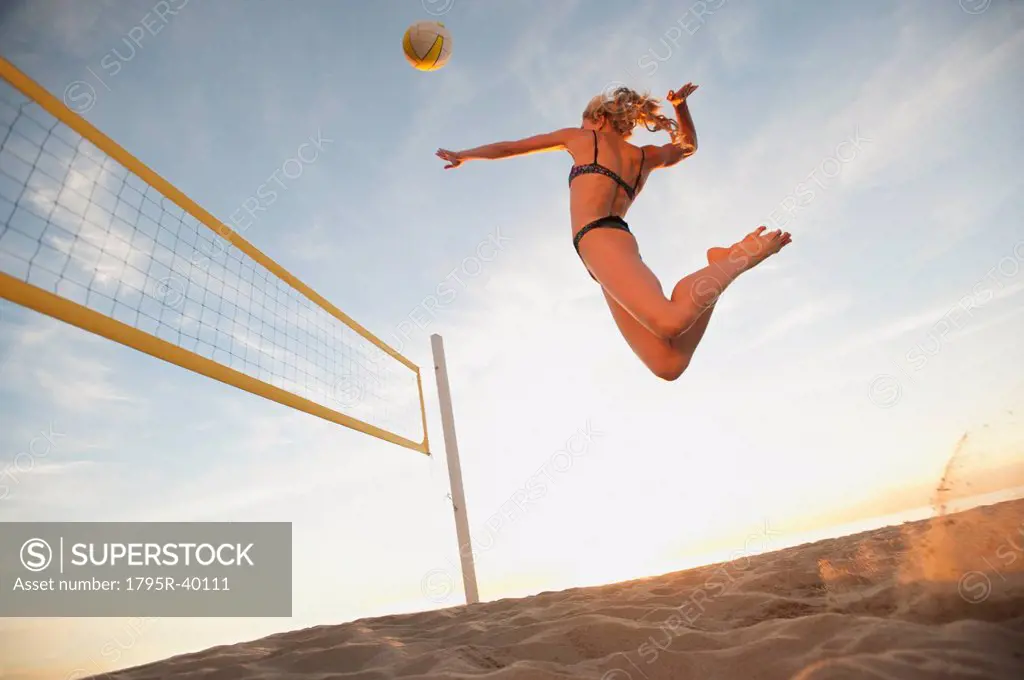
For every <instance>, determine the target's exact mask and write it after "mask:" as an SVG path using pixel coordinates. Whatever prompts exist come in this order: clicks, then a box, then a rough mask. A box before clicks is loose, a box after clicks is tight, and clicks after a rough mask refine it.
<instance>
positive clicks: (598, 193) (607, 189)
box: [568, 130, 646, 230]
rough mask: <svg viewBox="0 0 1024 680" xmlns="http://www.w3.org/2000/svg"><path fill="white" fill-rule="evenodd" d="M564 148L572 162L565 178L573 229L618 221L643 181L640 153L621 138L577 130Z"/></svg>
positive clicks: (643, 173)
mask: <svg viewBox="0 0 1024 680" xmlns="http://www.w3.org/2000/svg"><path fill="white" fill-rule="evenodd" d="M580 132H581V134H579V135H577V136H576V138H575V139H574V140H573V141H572V142H571V143H570V144H569V145H568V151H569V153H571V154H572V157H573V159H574V160H575V165H573V168H572V171H571V172H570V175H569V182H570V190H569V211H570V217H571V221H572V227H573V229H574V230H575V229H577V228H578V227H579V226H581V225H583V224H586V223H588V222H591V221H593V220H595V219H597V218H600V217H606V216H609V215H616V216H619V217H622V216H624V215H625V214H626V211H628V210H629V207H630V206H631V205H632V203H633V200H634V199H635V198H636V192H639V190H640V188H641V187H642V186H643V183H644V180H645V179H646V177H645V175H646V173H645V172H644V170H645V168H644V155H645V154H644V150H643V149H642V148H640V147H637V146H634V145H632V144H630V143H629V142H626V141H625V140H624V139H622V137H621V136H619V135H615V134H608V133H604V132H597V131H595V130H581V131H580Z"/></svg>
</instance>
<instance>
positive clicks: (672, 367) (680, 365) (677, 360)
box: [649, 355, 690, 382]
mask: <svg viewBox="0 0 1024 680" xmlns="http://www.w3.org/2000/svg"><path fill="white" fill-rule="evenodd" d="M689 365H690V357H687V356H681V355H677V356H675V357H672V358H671V359H668V360H664V361H662V362H660V363H658V364H657V365H655V366H649V368H650V369H651V372H652V373H654V375H656V376H657V377H659V378H661V379H662V380H664V381H666V382H672V381H674V380H677V379H678V378H679V376H681V375H682V374H683V373H684V372H685V371H686V369H687V367H689Z"/></svg>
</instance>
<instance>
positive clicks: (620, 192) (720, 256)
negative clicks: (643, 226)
mask: <svg viewBox="0 0 1024 680" xmlns="http://www.w3.org/2000/svg"><path fill="white" fill-rule="evenodd" d="M696 89H697V86H696V85H693V84H687V85H684V86H683V87H682V88H680V89H679V90H678V91H676V92H669V93H668V97H667V99H668V101H669V103H670V104H672V106H673V107H674V108H675V113H676V120H670V119H668V118H666V117H665V116H663V115H662V114H661V113H660V108H661V106H660V102H659V101H658V100H657V99H656V98H653V97H650V96H645V95H640V94H638V93H637V92H635V91H633V90H631V89H629V88H626V87H620V88H618V89H616V90H615V91H614V92H612V93H610V94H608V95H598V96H597V97H594V98H593V99H592V100H591V101H590V104H589V105H588V106H587V108H586V110H585V111H584V112H583V121H582V122H583V124H582V125H581V126H580V127H578V128H563V129H561V130H556V131H555V132H550V133H547V134H543V135H536V136H534V137H529V138H527V139H521V140H519V141H516V142H498V143H496V144H487V145H485V146H479V147H476V148H475V149H467V150H466V151H448V150H446V149H438V150H437V156H438V157H440V158H441V159H443V160H445V161H447V163H448V164H447V165H446V166H445V169H451V168H457V167H459V166H461V165H462V164H463V163H465V162H466V161H470V160H496V159H499V158H512V157H514V156H522V155H525V154H530V153H537V152H541V151H554V150H564V151H568V152H569V153H570V154H571V155H572V157H573V159H574V160H575V161H576V164H575V165H574V166H573V167H572V170H571V171H570V173H569V185H570V188H569V205H570V217H571V221H572V231H573V245H574V246H575V247H576V252H577V254H578V255H579V257H580V259H582V260H583V264H584V266H585V267H586V268H587V270H588V271H589V272H590V275H591V277H593V278H594V280H595V281H597V282H598V283H599V284H600V285H601V288H602V289H603V291H604V297H605V300H607V302H608V306H609V308H611V312H612V317H613V318H614V319H615V323H616V325H617V326H618V327H619V330H620V331H621V332H622V335H623V337H624V338H625V339H626V342H627V343H629V346H630V347H631V348H632V350H633V352H634V353H635V354H636V355H637V356H638V357H639V358H640V360H641V361H643V363H644V365H646V366H647V367H648V368H649V369H650V370H651V372H653V373H654V374H655V375H656V376H658V377H659V378H662V379H664V380H675V379H676V378H678V377H679V376H680V375H682V373H683V371H685V370H686V368H687V366H689V364H690V360H691V359H692V358H693V353H694V351H695V350H696V349H697V345H698V344H699V343H700V341H701V338H703V337H704V331H705V330H707V327H708V321H709V320H710V319H711V313H712V311H713V310H714V307H715V303H716V302H717V300H718V296H719V295H721V294H722V291H724V290H725V288H726V287H727V286H728V285H729V284H730V283H732V282H733V281H735V280H736V278H737V277H738V276H739V275H740V274H742V273H743V272H745V271H747V270H749V269H751V268H753V267H754V266H756V265H757V264H758V263H760V262H763V261H764V260H765V259H766V258H767V257H769V256H771V255H773V254H775V253H777V252H779V250H780V249H781V248H782V247H783V246H785V245H786V244H788V243H789V242H790V240H791V239H790V234H789V233H788V232H786V233H783V232H781V231H773V232H767V233H766V232H765V228H764V227H759V228H758V229H757V230H755V231H753V232H751V233H750V234H747V236H746V237H745V238H744V239H743V240H742V241H739V242H737V243H735V244H734V245H732V246H731V247H729V248H712V249H711V250H709V251H707V258H708V266H707V267H704V268H703V269H701V270H699V271H697V272H694V273H693V274H690V275H689V276H687V277H685V278H684V279H682V280H681V281H680V282H679V283H677V284H676V286H675V288H674V289H673V291H672V297H671V298H669V299H666V298H665V295H664V293H663V292H662V288H661V283H660V282H659V281H658V278H657V277H656V276H655V275H654V273H653V272H652V271H651V270H650V269H648V268H647V265H645V264H644V263H643V261H642V260H641V259H640V251H639V249H638V248H637V243H636V240H635V239H634V238H633V235H632V232H630V230H629V225H627V224H626V222H625V220H624V219H623V216H624V215H625V214H626V211H627V210H628V209H629V207H630V206H631V205H632V203H633V200H634V199H635V198H636V194H637V193H638V192H639V191H640V189H642V188H643V186H644V184H645V183H646V180H647V177H648V176H649V175H650V173H651V172H652V171H654V170H657V169H659V168H669V167H672V166H673V165H675V164H676V163H678V162H679V161H681V160H683V159H684V158H688V157H690V156H692V155H693V153H694V152H696V151H697V134H696V131H695V130H694V127H693V120H692V119H691V118H690V112H689V109H688V107H687V103H686V100H687V98H688V97H689V96H690V95H691V94H693V92H694V91H695V90H696ZM637 125H643V126H644V127H646V128H647V129H648V130H650V131H652V132H654V131H657V130H665V131H666V132H668V133H669V135H670V136H671V141H670V142H669V143H668V144H665V145H663V146H655V145H648V146H643V147H637V146H634V145H632V144H630V143H629V142H628V140H629V138H630V136H631V135H632V133H633V129H634V128H635V127H636V126H637Z"/></svg>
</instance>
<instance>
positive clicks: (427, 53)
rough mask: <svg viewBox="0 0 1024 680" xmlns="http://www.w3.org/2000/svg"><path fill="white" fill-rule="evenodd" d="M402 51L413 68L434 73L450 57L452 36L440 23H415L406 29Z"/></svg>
mask: <svg viewBox="0 0 1024 680" xmlns="http://www.w3.org/2000/svg"><path fill="white" fill-rule="evenodd" d="M402 51H403V52H405V58H406V59H408V60H409V63H410V64H412V67H413V68H415V69H417V70H419V71H436V70H437V69H439V68H441V67H442V66H444V65H445V64H447V63H448V59H449V58H450V57H451V56H452V34H451V33H449V32H448V29H447V28H445V27H444V24H442V23H441V22H440V21H417V22H416V23H415V24H413V25H412V26H410V27H409V28H407V29H406V31H405V35H404V36H403V37H402Z"/></svg>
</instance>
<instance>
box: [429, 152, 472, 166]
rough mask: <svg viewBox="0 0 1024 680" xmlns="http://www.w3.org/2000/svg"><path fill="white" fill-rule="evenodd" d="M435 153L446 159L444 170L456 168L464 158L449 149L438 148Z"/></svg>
mask: <svg viewBox="0 0 1024 680" xmlns="http://www.w3.org/2000/svg"><path fill="white" fill-rule="evenodd" d="M435 155H436V156H437V157H438V158H440V159H441V160H443V161H448V165H446V166H444V169H445V170H448V169H450V168H457V167H459V166H460V165H462V164H463V162H465V160H466V159H465V158H463V157H462V154H460V153H459V152H458V151H449V150H448V149H438V150H437V153H436V154H435Z"/></svg>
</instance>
